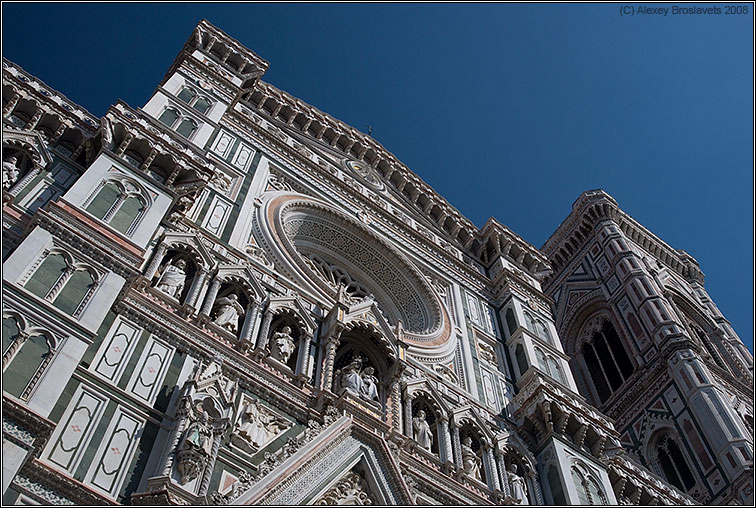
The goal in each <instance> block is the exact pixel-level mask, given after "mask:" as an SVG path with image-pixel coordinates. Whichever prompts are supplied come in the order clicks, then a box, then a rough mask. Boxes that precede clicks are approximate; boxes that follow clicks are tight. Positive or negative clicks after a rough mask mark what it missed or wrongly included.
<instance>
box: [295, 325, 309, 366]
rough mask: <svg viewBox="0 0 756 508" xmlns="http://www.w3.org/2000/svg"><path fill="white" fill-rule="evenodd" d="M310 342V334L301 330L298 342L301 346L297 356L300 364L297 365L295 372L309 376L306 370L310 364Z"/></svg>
mask: <svg viewBox="0 0 756 508" xmlns="http://www.w3.org/2000/svg"><path fill="white" fill-rule="evenodd" d="M310 343H312V334H311V333H310V332H308V331H306V330H303V331H302V339H301V340H300V342H299V347H300V348H302V351H301V353H300V356H299V357H300V358H301V359H302V364H301V365H300V366H299V371H298V372H297V374H299V375H300V376H304V377H309V375H308V373H307V370H308V368H309V366H310Z"/></svg>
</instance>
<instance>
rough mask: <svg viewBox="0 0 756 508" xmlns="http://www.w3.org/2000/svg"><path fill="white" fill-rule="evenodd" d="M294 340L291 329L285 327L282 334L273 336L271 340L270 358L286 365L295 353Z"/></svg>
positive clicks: (277, 333)
mask: <svg viewBox="0 0 756 508" xmlns="http://www.w3.org/2000/svg"><path fill="white" fill-rule="evenodd" d="M294 347H295V343H294V338H293V337H292V336H291V328H290V327H288V326H284V327H283V328H282V329H281V331H280V332H276V333H274V334H273V337H271V340H270V356H272V357H273V358H275V359H276V360H278V361H280V362H281V363H284V364H285V363H286V362H288V361H289V357H291V354H292V353H293V352H294Z"/></svg>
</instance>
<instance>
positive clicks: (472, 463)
mask: <svg viewBox="0 0 756 508" xmlns="http://www.w3.org/2000/svg"><path fill="white" fill-rule="evenodd" d="M462 469H463V470H464V471H465V473H467V475H468V476H470V477H472V478H475V479H476V480H480V479H481V476H480V458H479V457H478V456H477V455H476V453H475V452H474V451H473V449H472V438H471V437H470V436H467V437H466V438H465V439H464V440H463V441H462Z"/></svg>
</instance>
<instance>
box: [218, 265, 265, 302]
mask: <svg viewBox="0 0 756 508" xmlns="http://www.w3.org/2000/svg"><path fill="white" fill-rule="evenodd" d="M218 278H219V279H220V280H225V281H236V282H239V283H240V284H242V285H243V286H244V287H245V288H246V289H247V290H248V291H249V292H250V293H251V295H252V296H254V297H255V299H256V300H258V301H261V300H263V299H264V298H265V296H266V295H267V293H266V292H265V290H264V289H263V288H262V286H260V283H259V282H258V281H257V277H256V276H255V274H254V273H253V272H252V270H250V269H249V267H248V266H244V265H231V264H226V263H221V264H220V265H218Z"/></svg>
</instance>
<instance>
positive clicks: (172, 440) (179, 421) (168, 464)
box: [163, 410, 187, 478]
mask: <svg viewBox="0 0 756 508" xmlns="http://www.w3.org/2000/svg"><path fill="white" fill-rule="evenodd" d="M186 421H187V415H186V411H181V410H179V411H178V413H177V414H176V426H175V427H174V428H173V430H172V431H171V433H170V435H169V436H168V439H167V442H168V453H167V454H166V457H165V462H164V463H163V476H167V477H169V478H170V477H171V469H172V467H173V459H174V458H175V457H176V452H177V451H178V444H179V440H180V439H181V433H182V432H183V431H184V426H185V424H186Z"/></svg>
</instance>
